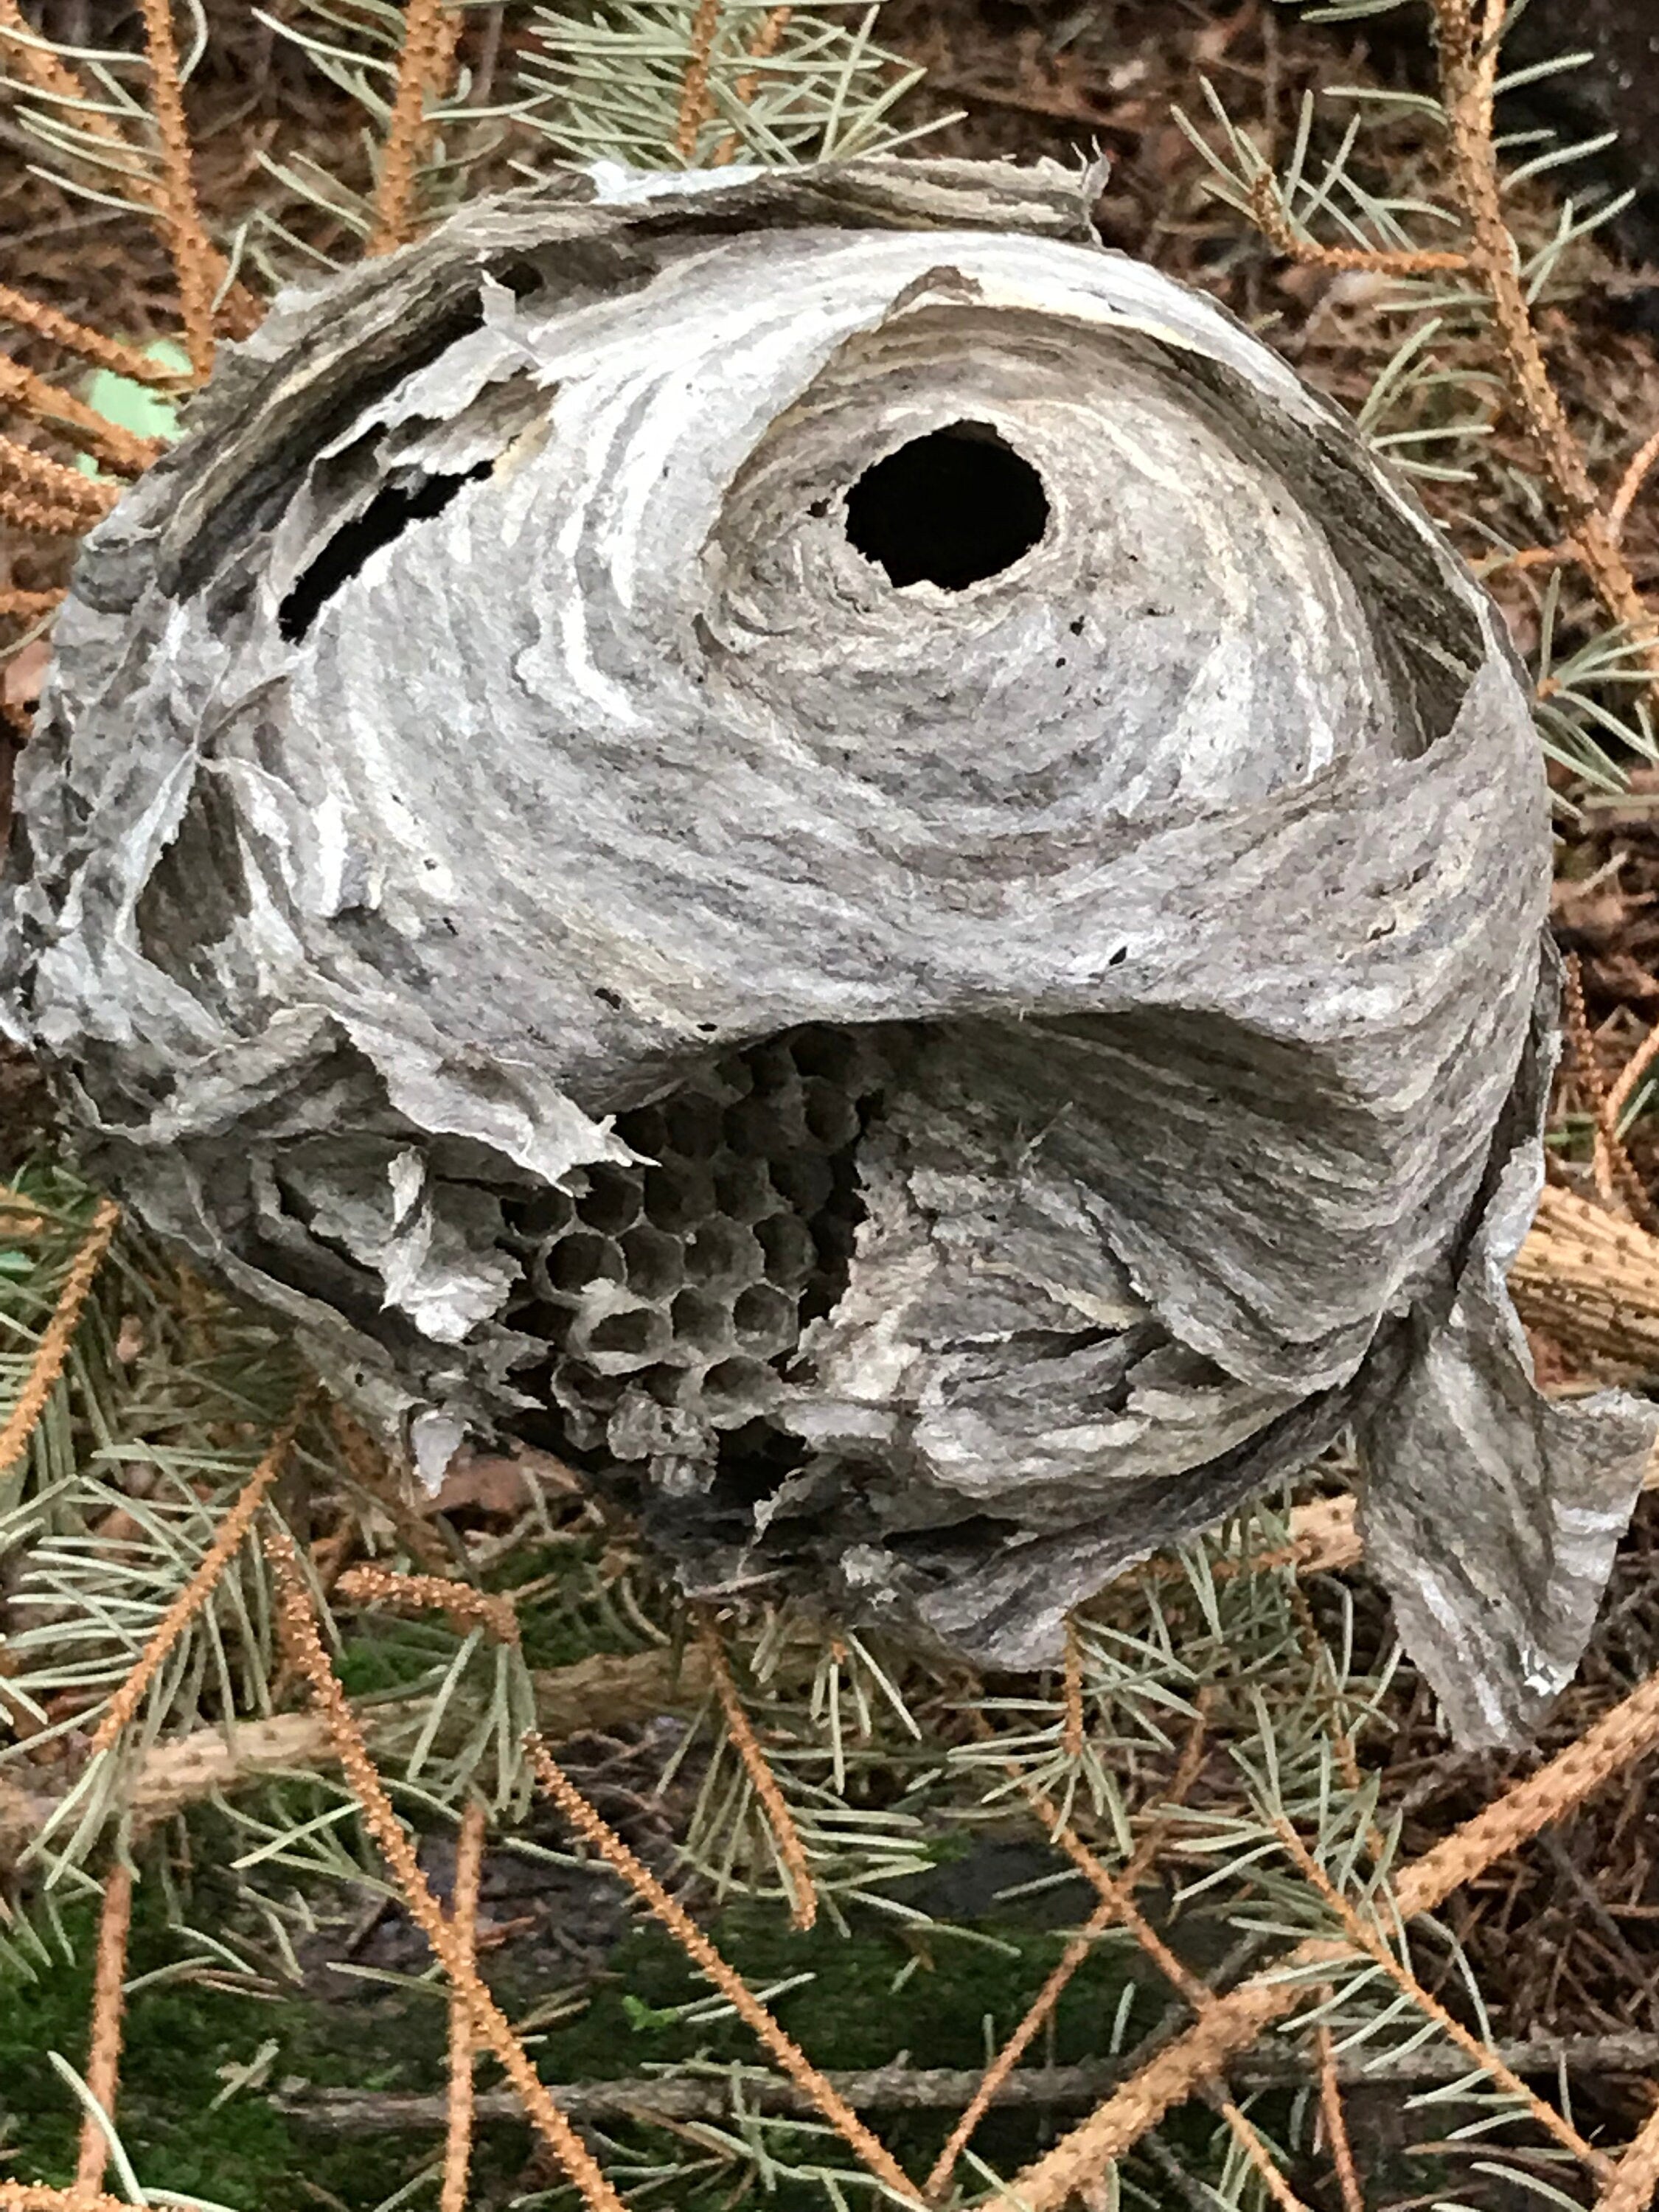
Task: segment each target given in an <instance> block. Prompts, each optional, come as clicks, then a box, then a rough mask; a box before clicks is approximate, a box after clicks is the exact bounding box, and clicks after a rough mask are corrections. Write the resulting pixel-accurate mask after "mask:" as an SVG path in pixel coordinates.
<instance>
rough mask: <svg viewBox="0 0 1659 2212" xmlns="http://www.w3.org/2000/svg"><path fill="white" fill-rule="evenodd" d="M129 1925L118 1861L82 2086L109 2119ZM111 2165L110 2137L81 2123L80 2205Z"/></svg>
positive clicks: (125, 1877) (107, 1900)
mask: <svg viewBox="0 0 1659 2212" xmlns="http://www.w3.org/2000/svg"><path fill="white" fill-rule="evenodd" d="M131 1926H132V1872H131V1869H130V1868H129V1867H128V1866H127V1865H126V1864H125V1863H124V1862H123V1861H122V1860H120V1859H117V1860H116V1862H115V1863H114V1864H113V1865H112V1867H111V1869H110V1870H109V1872H108V1874H107V1875H106V1876H105V1878H104V1901H103V1905H102V1907H101V1909H100V1913H99V1917H98V1956H97V1961H96V1964H95V1966H94V1969H93V1982H92V2038H91V2045H90V2048H89V2051H88V2057H87V2072H86V2083H87V2087H88V2089H89V2090H90V2091H91V2092H92V2094H93V2096H94V2098H95V2099H96V2100H97V2101H98V2103H99V2104H100V2106H102V2108H103V2110H104V2111H105V2112H106V2113H107V2114H108V2115H109V2117H110V2118H111V2119H113V2118H114V2117H115V2099H116V2092H117V2090H118V2087H119V2083H120V2074H121V2015H122V2010H123V2002H124V1995H125V1990H124V1985H125V1980H126V1969H127V1936H128V1933H129V1931H130V1930H131ZM108 2164H109V2137H108V2136H106V2134H105V2132H104V2130H103V2129H102V2127H101V2126H100V2124H99V2122H98V2118H97V2116H96V2114H95V2113H93V2112H88V2113H86V2114H85V2115H84V2116H83V2118H82V2122H81V2150H80V2156H79V2158H78V2160H77V2161H76V2169H75V2193H76V2197H79V2198H80V2199H81V2200H82V2202H87V2201H89V2200H91V2199H93V2198H94V2197H96V2196H97V2195H98V2192H99V2191H100V2189H101V2188H102V2187H103V2184H104V2169H105V2168H106V2166H107V2165H108Z"/></svg>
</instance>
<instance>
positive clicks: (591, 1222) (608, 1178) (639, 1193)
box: [576, 1160, 645, 1237]
mask: <svg viewBox="0 0 1659 2212" xmlns="http://www.w3.org/2000/svg"><path fill="white" fill-rule="evenodd" d="M586 1176H587V1189H586V1193H585V1194H583V1195H582V1196H581V1197H580V1198H579V1199H578V1200H576V1211H577V1212H578V1213H579V1214H580V1216H581V1219H582V1222H583V1225H584V1226H585V1227H586V1228H589V1229H597V1230H598V1231H599V1233H600V1235H601V1236H603V1237H617V1236H620V1235H621V1233H622V1231H623V1230H624V1229H631V1228H632V1227H633V1225H634V1224H635V1222H636V1221H637V1220H638V1219H639V1218H640V1209H641V1206H643V1205H644V1203H645V1198H644V1193H643V1190H642V1188H641V1184H642V1182H643V1174H642V1171H641V1170H640V1169H638V1168H625V1167H619V1166H617V1165H615V1164H613V1163H611V1162H610V1161H606V1160H602V1161H600V1162H599V1164H598V1165H596V1166H594V1167H591V1168H589V1169H587V1170H586Z"/></svg>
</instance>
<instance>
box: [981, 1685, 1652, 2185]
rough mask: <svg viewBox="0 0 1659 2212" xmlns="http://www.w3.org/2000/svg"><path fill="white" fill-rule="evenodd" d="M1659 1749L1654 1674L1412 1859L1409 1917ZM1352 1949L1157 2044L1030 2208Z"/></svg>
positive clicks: (1084, 2178)
mask: <svg viewBox="0 0 1659 2212" xmlns="http://www.w3.org/2000/svg"><path fill="white" fill-rule="evenodd" d="M1656 1744H1659V1673H1656V1674H1650V1675H1649V1676H1648V1678H1647V1679H1646V1680H1645V1681H1644V1682H1642V1683H1640V1684H1639V1685H1638V1686H1637V1688H1635V1689H1634V1690H1632V1692H1631V1693H1630V1695H1629V1696H1628V1697H1626V1699H1623V1700H1622V1701H1621V1702H1620V1704H1619V1705H1615V1706H1614V1707H1613V1710H1612V1711H1610V1712H1607V1713H1604V1714H1603V1715H1602V1717H1601V1719H1600V1720H1599V1721H1597V1722H1596V1723H1595V1724H1594V1725H1593V1726H1592V1727H1590V1728H1589V1729H1586V1730H1585V1732H1584V1734H1583V1735H1581V1736H1579V1737H1577V1739H1576V1740H1575V1741H1573V1742H1571V1743H1570V1744H1569V1745H1568V1746H1567V1747H1566V1748H1565V1750H1563V1751H1560V1752H1558V1753H1557V1754H1556V1756H1555V1757H1554V1758H1553V1759H1551V1760H1549V1762H1548V1763H1547V1765H1544V1766H1541V1767H1540V1768H1539V1770H1538V1771H1537V1772H1536V1773H1535V1774H1530V1775H1528V1776H1527V1777H1525V1778H1524V1779H1522V1781H1520V1782H1517V1783H1515V1784H1512V1785H1511V1787H1510V1789H1508V1790H1505V1791H1504V1794H1503V1796H1501V1797H1498V1798H1496V1799H1494V1801H1493V1802H1492V1803H1491V1804H1490V1805H1488V1806H1487V1807H1486V1808H1485V1809H1484V1811H1482V1812H1480V1813H1477V1814H1474V1816H1473V1818H1471V1819H1470V1820H1466V1821H1465V1822H1464V1823H1463V1825H1462V1826H1461V1827H1459V1828H1455V1829H1454V1830H1453V1832H1452V1833H1451V1834H1450V1835H1449V1836H1447V1837H1444V1838H1443V1839H1442V1840H1441V1841H1440V1842H1439V1843H1437V1844H1434V1845H1433V1846H1432V1847H1431V1849H1430V1850H1426V1851H1425V1852H1424V1853H1423V1854H1422V1856H1421V1857H1419V1858H1417V1859H1414V1860H1413V1861H1412V1862H1411V1863H1409V1864H1408V1865H1407V1866H1406V1867H1405V1868H1404V1869H1402V1870H1401V1873H1400V1875H1398V1877H1397V1879H1396V1881H1395V1908H1396V1910H1397V1911H1398V1912H1399V1914H1400V1917H1401V1919H1402V1920H1410V1919H1412V1918H1413V1917H1415V1916H1416V1915H1417V1914H1419V1913H1420V1912H1432V1911H1436V1910H1437V1907H1438V1906H1440V1905H1443V1904H1444V1902H1445V1900H1446V1899H1447V1898H1448V1897H1449V1896H1450V1895H1451V1893H1452V1892H1453V1891H1454V1890H1455V1889H1460V1888H1462V1886H1463V1885H1464V1883H1466V1882H1468V1881H1474V1878H1475V1877H1476V1876H1477V1875H1480V1874H1483V1873H1485V1871H1486V1869H1487V1868H1488V1867H1489V1866H1491V1865H1492V1864H1493V1863H1494V1862H1495V1861H1497V1860H1498V1859H1501V1858H1503V1857H1505V1856H1506V1855H1507V1854H1508V1853H1509V1852H1510V1851H1513V1850H1518V1849H1519V1847H1520V1846H1521V1845H1522V1844H1524V1843H1526V1842H1528V1841H1529V1840H1530V1838H1532V1837H1534V1836H1535V1835H1536V1834H1537V1833H1538V1832H1539V1831H1540V1829H1541V1828H1545V1827H1547V1826H1548V1825H1549V1824H1550V1822H1551V1821H1552V1820H1559V1818H1560V1817H1561V1815H1562V1814H1564V1813H1568V1812H1571V1810H1572V1808H1573V1807H1574V1806H1576V1805H1578V1804H1581V1803H1582V1802H1583V1800H1584V1799H1585V1798H1586V1797H1588V1796H1589V1795H1590V1794H1591V1792H1592V1791H1593V1790H1598V1789H1600V1788H1601V1786H1602V1784H1604V1783H1606V1782H1607V1781H1609V1780H1611V1778H1613V1776H1614V1775H1615V1774H1619V1773H1622V1772H1623V1771H1624V1770H1625V1769H1626V1767H1628V1766H1629V1765H1632V1763H1633V1762H1634V1761H1635V1760H1636V1759H1640V1758H1641V1757H1642V1756H1643V1755H1644V1753H1647V1752H1649V1751H1651V1750H1652V1749H1653V1748H1654V1747H1655V1746H1656ZM1350 1956H1352V1953H1351V1951H1350V1950H1349V1947H1348V1946H1347V1945H1346V1943H1343V1942H1332V1941H1329V1940H1328V1939H1327V1938H1325V1937H1323V1936H1310V1937H1309V1938H1308V1939H1307V1940H1306V1941H1305V1942H1302V1943H1299V1944H1297V1946H1296V1948H1294V1949H1293V1950H1292V1951H1290V1952H1289V1953H1287V1954H1285V1956H1284V1957H1283V1958H1281V1959H1280V1960H1278V1961H1276V1962H1275V1963H1274V1964H1273V1966H1269V1967H1267V1968H1266V1969H1264V1970H1263V1972H1261V1973H1258V1974H1255V1975H1253V1976H1252V1977H1251V1978H1250V1979H1249V1981H1246V1982H1243V1983H1241V1984H1239V1986H1238V1987H1237V1989H1236V1990H1230V1991H1229V1992H1228V1993H1227V1995H1226V1996H1222V1997H1214V1998H1212V2000H1211V2003H1210V2006H1209V2008H1208V2009H1207V2010H1206V2012H1205V2014H1204V2015H1202V2016H1201V2017H1200V2020H1199V2021H1198V2022H1197V2024H1196V2025H1195V2026H1194V2027H1192V2028H1191V2029H1189V2030H1188V2033H1186V2034H1184V2035H1182V2036H1181V2037H1179V2038H1177V2039H1176V2041H1174V2042H1173V2043H1170V2044H1168V2045H1165V2046H1164V2049H1163V2050H1162V2051H1158V2052H1157V2053H1156V2054H1155V2055H1154V2056H1153V2057H1152V2058H1150V2059H1149V2060H1148V2061H1147V2063H1146V2065H1145V2066H1143V2067H1142V2068H1141V2069H1140V2071H1139V2073H1138V2074H1137V2075H1134V2077H1133V2079H1132V2080H1131V2081H1126V2082H1125V2083H1124V2084H1123V2086H1122V2087H1121V2088H1120V2089H1116V2090H1115V2091H1114V2092H1113V2093H1112V2094H1111V2095H1110V2096H1109V2097H1108V2098H1107V2099H1106V2100H1104V2102H1103V2103H1102V2104H1100V2105H1098V2106H1097V2107H1096V2109H1095V2111H1094V2112H1092V2113H1091V2115H1090V2116H1089V2118H1087V2119H1086V2120H1085V2121H1084V2122H1083V2123H1082V2124H1081V2125H1080V2126H1079V2127H1076V2128H1074V2129H1073V2130H1072V2131H1071V2133H1070V2134H1069V2135H1067V2136H1063V2137H1062V2138H1061V2140H1060V2142H1058V2143H1056V2144H1055V2145H1054V2148H1052V2149H1051V2150H1049V2151H1048V2152H1046V2153H1045V2154H1043V2156H1042V2158H1040V2159H1038V2160H1036V2162H1035V2163H1034V2164H1033V2165H1031V2166H1028V2167H1026V2169H1025V2170H1024V2172H1023V2173H1021V2174H1020V2175H1019V2176H1018V2178H1017V2179H1016V2182H1015V2183H1014V2185H1013V2186H1014V2188H1015V2190H1016V2191H1017V2194H1016V2197H1015V2200H1014V2201H1015V2202H1017V2203H1019V2204H1020V2205H1021V2206H1022V2208H1023V2212H1058V2208H1059V2207H1060V2206H1061V2205H1062V2204H1064V2203H1066V2199H1067V2197H1069V2196H1070V2195H1072V2194H1073V2192H1074V2191H1076V2190H1077V2189H1079V2188H1080V2187H1082V2186H1084V2185H1085V2183H1087V2182H1089V2181H1090V2180H1091V2179H1092V2178H1093V2177H1094V2176H1097V2175H1098V2174H1099V2173H1101V2172H1103V2170H1104V2169H1105V2167H1106V2166H1109V2164H1110V2163H1111V2162H1112V2161H1113V2160H1115V2159H1119V2158H1121V2157H1122V2156H1123V2155H1124V2154H1125V2153H1126V2152H1127V2151H1129V2150H1131V2149H1133V2147H1134V2145H1135V2144H1136V2143H1138V2142H1139V2141H1140V2140H1141V2138H1142V2137H1143V2136H1145V2135H1146V2133H1147V2131H1148V2130H1150V2129H1152V2128H1154V2127H1156V2126H1157V2124H1158V2122H1159V2120H1161V2119H1162V2118H1163V2117H1164V2114H1165V2113H1166V2112H1169V2111H1170V2109H1171V2108H1172V2107H1173V2106H1176V2105H1179V2104H1181V2103H1182V2102H1184V2101H1185V2100H1186V2099H1187V2098H1188V2097H1189V2096H1191V2095H1192V2093H1194V2090H1195V2089H1196V2088H1197V2087H1199V2086H1200V2083H1202V2082H1204V2081H1207V2080H1209V2079H1210V2078H1211V2077H1212V2075H1215V2074H1216V2073H1218V2071H1219V2070H1220V2069H1221V2068H1222V2067H1223V2066H1225V2064H1226V2063H1228V2062H1229V2061H1230V2060H1231V2059H1233V2058H1236V2057H1237V2056H1238V2054H1239V2053H1240V2052H1241V2051H1247V2050H1249V2047H1250V2045H1252V2044H1253V2043H1254V2042H1255V2040H1256V2039H1257V2037H1258V2036H1259V2035H1261V2033H1263V2032H1264V2030H1266V2029H1267V2028H1268V2027H1271V2026H1272V2025H1273V2022H1274V2021H1277V2020H1282V2019H1283V2018H1284V2017H1285V2015H1286V2014H1287V2013H1291V2012H1294V2011H1295V2010H1296V2009H1297V2007H1298V2006H1299V2005H1300V2004H1302V2003H1303V2002H1304V2001H1305V1999H1306V1997H1307V1995H1308V1984H1307V1983H1306V1982H1305V1981H1304V1979H1302V1978H1301V1977H1302V1976H1304V1974H1305V1973H1306V1972H1308V1970H1309V1969H1310V1968H1313V1967H1316V1966H1328V1965H1333V1964H1334V1963H1335V1962H1336V1961H1337V1960H1340V1959H1343V1958H1346V1957H1350Z"/></svg>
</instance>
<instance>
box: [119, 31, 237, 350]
mask: <svg viewBox="0 0 1659 2212" xmlns="http://www.w3.org/2000/svg"><path fill="white" fill-rule="evenodd" d="M139 12H140V14H141V15H143V23H144V46H145V50H146V52H148V54H149V74H150V84H151V88H152V97H153V100H154V104H155V129H156V135H157V136H158V137H159V138H160V139H161V192H160V205H161V213H162V216H163V217H164V220H165V227H166V231H167V251H168V252H169V253H170V254H171V255H172V257H173V276H175V278H176V279H177V281H178V285H179V315H180V318H181V319H182V321H183V323H184V326H185V352H186V353H187V354H188V355H189V356H190V365H191V371H192V372H193V374H194V375H195V377H196V380H197V383H198V384H199V383H202V382H204V380H206V378H207V375H208V374H209V372H210V370H211V368H212V367H213V295H214V289H215V287H216V283H217V282H218V274H219V269H220V268H221V267H222V263H221V262H220V260H219V257H218V255H217V254H216V253H215V252H214V250H213V248H212V246H210V245H209V243H208V238H207V233H206V232H205V231H204V229H203V228H202V212H201V210H200V208H199V207H198V206H197V200H196V178H195V173H194V170H193V167H192V162H191V138H190V125H189V122H188V121H187V119H186V118H185V96H184V88H183V86H182V84H181V83H180V82H179V48H178V45H177V42H176V41H175V40H174V38H173V0H139Z"/></svg>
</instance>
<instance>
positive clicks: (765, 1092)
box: [749, 1036, 800, 1098]
mask: <svg viewBox="0 0 1659 2212" xmlns="http://www.w3.org/2000/svg"><path fill="white" fill-rule="evenodd" d="M749 1066H750V1072H751V1073H752V1074H753V1076H754V1079H755V1093H756V1096H757V1097H761V1098H786V1097H789V1096H790V1094H791V1093H792V1092H793V1091H795V1090H796V1089H797V1088H798V1087H799V1083H800V1077H799V1073H798V1072H797V1070H796V1066H795V1055H794V1051H793V1040H792V1039H791V1038H789V1037H787V1036H779V1037H769V1038H768V1039H767V1040H766V1042H764V1043H763V1044H757V1045H751V1046H750V1050H749Z"/></svg>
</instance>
